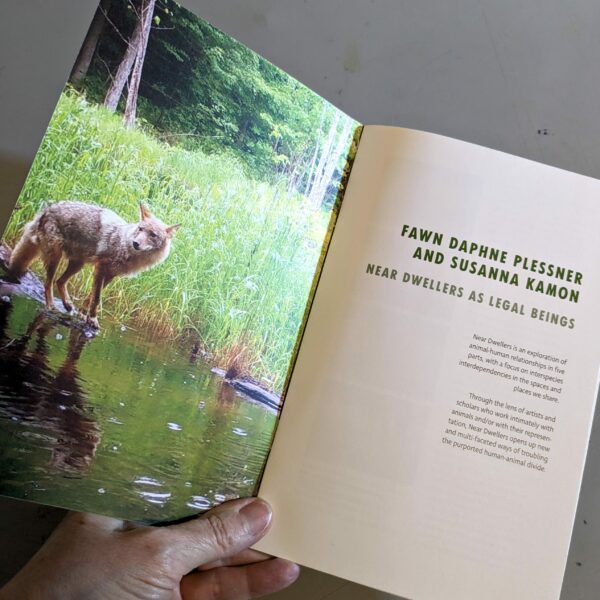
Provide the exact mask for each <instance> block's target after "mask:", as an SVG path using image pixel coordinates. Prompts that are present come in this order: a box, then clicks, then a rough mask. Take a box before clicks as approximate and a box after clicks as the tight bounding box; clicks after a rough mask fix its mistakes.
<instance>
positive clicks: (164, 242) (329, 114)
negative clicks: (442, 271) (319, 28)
mask: <svg viewBox="0 0 600 600" xmlns="http://www.w3.org/2000/svg"><path fill="white" fill-rule="evenodd" d="M65 18H67V15H66V16H65ZM356 129H357V123H355V122H354V121H353V120H352V119H350V118H348V117H347V116H346V115H344V114H343V113H341V112H340V111H338V110H337V109H335V108H334V107H333V106H331V105H330V104H328V103H327V102H326V101H324V100H323V99H321V98H320V97H318V96H317V95H315V94H314V93H312V92H311V91H310V90H308V89H307V88H306V87H304V86H303V85H302V84H300V83H298V82H297V81H295V80H294V79H292V78H291V77H289V76H288V75H287V74H285V73H284V72H282V71H281V70H279V69H278V68H276V67H274V66H273V65H272V64H270V63H268V62H266V61H265V60H264V59H262V58H261V57H259V56H258V55H256V54H255V53H253V52H252V51H250V50H248V49H247V48H245V47H244V46H242V45H241V44H239V43H238V42H236V41H235V40H233V39H231V38H230V37H228V36H227V35H225V34H224V33H222V32H220V31H218V30H217V29H215V28H214V27H212V26H211V25H209V24H208V23H206V22H204V21H202V20H201V19H199V18H198V17H196V16H194V15H193V14H192V13H190V12H189V11H187V10H186V9H185V8H184V7H182V6H181V5H180V4H179V3H177V2H174V1H173V0H102V2H101V3H100V5H99V6H98V9H97V10H96V13H95V16H94V19H93V22H92V24H91V26H90V28H89V31H88V32H87V35H86V36H85V40H84V42H83V46H82V48H81V51H80V53H79V55H78V57H77V60H76V62H75V65H74V67H73V70H72V72H71V75H70V78H69V82H68V83H67V85H66V87H65V89H64V91H63V92H62V94H61V97H60V99H59V101H58V104H57V107H56V110H55V112H54V114H53V116H52V119H51V122H50V125H49V127H48V130H47V132H46V134H45V136H44V138H43V140H42V142H41V146H40V150H39V152H38V154H37V156H36V158H35V161H34V163H33V166H32V168H31V171H30V173H29V176H28V178H27V181H26V183H25V186H24V188H23V190H22V192H21V194H20V196H19V198H18V200H17V202H16V205H15V208H14V211H13V214H12V216H11V218H10V221H9V222H8V224H7V225H6V227H5V229H4V231H3V234H2V238H1V245H0V494H4V495H7V496H12V497H16V498H23V499H27V500H32V501H36V502H41V503H44V504H51V505H57V506H64V507H67V508H71V509H76V510H85V511H92V512H98V513H102V514H108V515H113V516H117V517H120V518H126V519H135V520H147V521H161V520H162V521H167V520H172V519H178V518H182V517H185V516H187V515H190V514H193V513H196V512H198V511H199V510H205V509H208V508H210V507H212V506H214V505H216V504H218V503H220V502H222V501H224V500H227V499H231V498H235V497H238V496H246V495H251V494H253V493H254V492H255V491H256V487H257V484H258V481H259V479H260V476H261V473H262V469H263V467H264V463H265V460H266V457H267V454H268V451H269V448H270V445H271V443H272V439H273V435H274V431H275V427H276V424H277V418H278V414H279V411H280V408H281V403H282V399H281V396H282V391H283V389H284V385H285V382H286V377H287V376H288V375H289V369H290V365H291V362H292V360H293V355H294V349H295V346H296V343H297V340H298V335H299V332H300V329H301V326H302V323H303V317H304V313H305V310H306V307H307V303H308V301H309V297H310V294H311V289H312V287H313V283H314V280H315V275H316V272H317V270H318V267H319V264H320V259H321V256H322V253H323V251H324V247H325V244H326V240H327V239H328V236H329V233H330V228H331V224H332V221H333V217H334V213H335V212H336V209H337V206H338V200H339V197H340V194H339V191H340V189H341V188H342V187H343V178H344V173H345V169H346V167H347V162H348V159H349V157H350V155H351V154H352V152H353V148H354V143H353V138H354V134H355V132H356Z"/></svg>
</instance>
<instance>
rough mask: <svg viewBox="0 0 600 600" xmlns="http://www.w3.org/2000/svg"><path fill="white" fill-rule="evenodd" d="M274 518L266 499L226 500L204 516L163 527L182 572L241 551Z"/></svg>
mask: <svg viewBox="0 0 600 600" xmlns="http://www.w3.org/2000/svg"><path fill="white" fill-rule="evenodd" d="M270 522H271V508H270V506H269V505H268V504H267V503H266V502H264V501H263V500H259V499H254V498H246V499H243V500H234V501H233V502H226V503H224V504H222V505H221V506H219V507H217V508H215V509H213V510H211V511H209V512H207V513H206V514H204V515H202V516H201V517H199V518H197V519H194V520H193V521H188V522H187V523H182V524H180V525H172V526H171V527H167V528H165V529H163V530H162V533H161V534H160V535H161V538H162V543H163V545H165V547H167V548H170V549H171V551H172V552H173V553H174V554H175V555H176V556H177V557H178V566H180V568H181V575H184V574H185V573H189V572H190V571H192V570H193V569H195V568H196V567H198V566H199V565H204V564H206V563H211V562H214V561H217V560H223V559H225V558H229V557H231V556H235V555H236V554H239V553H240V552H242V551H243V550H246V549H247V548H248V547H249V546H251V545H252V544H254V543H256V542H257V541H258V540H259V539H260V538H261V537H262V536H263V535H264V534H265V532H266V530H267V528H268V527H269V524H270Z"/></svg>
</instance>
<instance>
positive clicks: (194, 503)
mask: <svg viewBox="0 0 600 600" xmlns="http://www.w3.org/2000/svg"><path fill="white" fill-rule="evenodd" d="M187 505H188V506H189V507H190V508H197V509H198V510H208V509H209V508H212V505H213V503H212V502H211V501H210V500H209V499H208V498H206V497H205V496H192V497H191V498H190V500H189V501H188V502H187Z"/></svg>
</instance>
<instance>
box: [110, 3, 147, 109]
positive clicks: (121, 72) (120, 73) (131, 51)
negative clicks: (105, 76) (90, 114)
mask: <svg viewBox="0 0 600 600" xmlns="http://www.w3.org/2000/svg"><path fill="white" fill-rule="evenodd" d="M142 7H143V1H142ZM143 25H144V23H143V18H142V11H141V10H140V15H139V17H138V20H137V23H136V24H135V28H134V30H133V33H132V34H131V38H130V39H129V42H127V49H126V50H125V54H124V55H123V59H122V60H121V64H120V65H119V68H118V69H117V73H116V75H115V76H114V77H113V80H112V83H111V84H110V87H109V88H108V92H107V93H106V97H105V98H104V106H105V107H106V108H108V110H110V111H111V112H115V111H116V110H117V106H118V105H119V100H120V99H121V94H122V93H123V89H124V88H125V84H126V83H127V80H128V79H129V75H130V74H131V69H132V67H133V63H134V62H135V57H136V56H137V53H138V49H139V47H140V40H141V37H142V32H143Z"/></svg>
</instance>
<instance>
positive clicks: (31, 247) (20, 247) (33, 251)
mask: <svg viewBox="0 0 600 600" xmlns="http://www.w3.org/2000/svg"><path fill="white" fill-rule="evenodd" d="M31 229H32V227H31V225H26V226H25V229H24V230H23V235H22V236H21V239H20V240H19V241H18V242H17V245H16V246H15V248H14V250H13V251H12V254H11V255H10V260H9V262H8V275H9V277H11V278H12V279H16V280H17V281H18V280H20V279H21V277H23V275H25V273H26V272H27V269H28V268H29V265H30V264H31V263H32V262H33V261H34V259H35V258H36V257H37V256H38V254H39V253H40V247H39V245H38V244H37V242H36V240H35V236H34V234H33V232H32V231H31Z"/></svg>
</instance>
